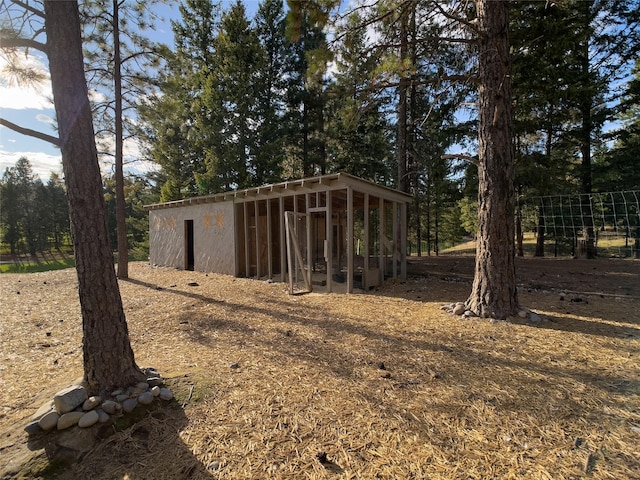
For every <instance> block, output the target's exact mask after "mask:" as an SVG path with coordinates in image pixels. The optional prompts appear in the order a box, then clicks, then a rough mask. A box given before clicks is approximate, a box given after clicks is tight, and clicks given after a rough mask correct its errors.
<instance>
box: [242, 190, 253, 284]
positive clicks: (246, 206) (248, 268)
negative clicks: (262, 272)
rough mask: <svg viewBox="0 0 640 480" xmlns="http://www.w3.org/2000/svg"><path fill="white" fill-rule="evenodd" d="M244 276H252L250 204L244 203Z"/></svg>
mask: <svg viewBox="0 0 640 480" xmlns="http://www.w3.org/2000/svg"><path fill="white" fill-rule="evenodd" d="M243 208H244V276H245V277H247V278H249V276H250V275H251V258H250V257H249V204H248V203H246V202H245V203H244V204H243Z"/></svg>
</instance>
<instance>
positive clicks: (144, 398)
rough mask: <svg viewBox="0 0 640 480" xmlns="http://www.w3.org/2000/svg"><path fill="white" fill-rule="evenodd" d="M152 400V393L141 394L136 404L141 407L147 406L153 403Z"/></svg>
mask: <svg viewBox="0 0 640 480" xmlns="http://www.w3.org/2000/svg"><path fill="white" fill-rule="evenodd" d="M154 398H155V397H154V396H153V393H151V392H143V393H141V394H140V396H139V397H138V402H139V403H141V404H142V405H149V404H150V403H151V402H153V399H154Z"/></svg>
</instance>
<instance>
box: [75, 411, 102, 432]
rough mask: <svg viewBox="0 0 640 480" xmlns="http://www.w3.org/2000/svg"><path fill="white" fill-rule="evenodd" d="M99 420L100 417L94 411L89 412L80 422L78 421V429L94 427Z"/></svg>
mask: <svg viewBox="0 0 640 480" xmlns="http://www.w3.org/2000/svg"><path fill="white" fill-rule="evenodd" d="M98 420H100V415H98V412H96V411H95V410H91V411H89V412H87V413H85V414H84V415H83V416H82V418H81V419H80V420H78V426H79V427H80V428H88V427H90V426H92V425H95V424H96V423H98Z"/></svg>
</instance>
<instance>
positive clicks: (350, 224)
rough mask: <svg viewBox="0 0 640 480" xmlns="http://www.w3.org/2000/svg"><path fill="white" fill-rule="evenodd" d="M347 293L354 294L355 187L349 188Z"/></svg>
mask: <svg viewBox="0 0 640 480" xmlns="http://www.w3.org/2000/svg"><path fill="white" fill-rule="evenodd" d="M347 293H353V187H351V186H348V187H347Z"/></svg>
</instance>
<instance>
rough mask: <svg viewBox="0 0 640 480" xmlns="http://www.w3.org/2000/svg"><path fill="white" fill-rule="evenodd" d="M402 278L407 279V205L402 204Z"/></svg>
mask: <svg viewBox="0 0 640 480" xmlns="http://www.w3.org/2000/svg"><path fill="white" fill-rule="evenodd" d="M400 261H401V262H402V263H401V265H400V277H401V278H402V279H403V280H406V278H407V204H406V203H405V202H402V203H401V204H400Z"/></svg>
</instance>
